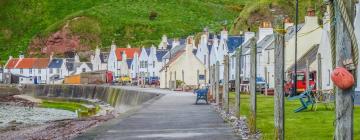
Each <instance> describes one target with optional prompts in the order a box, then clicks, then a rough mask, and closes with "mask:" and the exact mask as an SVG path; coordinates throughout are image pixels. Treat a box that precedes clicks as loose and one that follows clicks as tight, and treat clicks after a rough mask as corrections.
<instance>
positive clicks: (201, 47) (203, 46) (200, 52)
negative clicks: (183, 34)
mask: <svg viewBox="0 0 360 140" xmlns="http://www.w3.org/2000/svg"><path fill="white" fill-rule="evenodd" d="M210 47H211V44H209V32H208V31H207V30H204V32H203V34H202V35H201V38H200V43H199V44H198V47H197V51H196V57H197V58H199V60H200V61H201V62H202V63H203V64H204V65H205V66H206V68H207V69H209V67H210V50H211V49H210Z"/></svg>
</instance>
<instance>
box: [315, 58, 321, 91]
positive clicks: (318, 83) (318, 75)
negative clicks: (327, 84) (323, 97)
mask: <svg viewBox="0 0 360 140" xmlns="http://www.w3.org/2000/svg"><path fill="white" fill-rule="evenodd" d="M317 60H318V69H317V73H316V75H317V84H316V88H317V90H319V91H321V90H322V64H321V54H320V53H319V54H318V55H317Z"/></svg>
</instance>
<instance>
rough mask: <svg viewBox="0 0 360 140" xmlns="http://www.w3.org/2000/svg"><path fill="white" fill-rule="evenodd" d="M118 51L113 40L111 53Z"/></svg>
mask: <svg viewBox="0 0 360 140" xmlns="http://www.w3.org/2000/svg"><path fill="white" fill-rule="evenodd" d="M115 50H116V44H115V41H114V40H113V41H112V43H111V51H115Z"/></svg>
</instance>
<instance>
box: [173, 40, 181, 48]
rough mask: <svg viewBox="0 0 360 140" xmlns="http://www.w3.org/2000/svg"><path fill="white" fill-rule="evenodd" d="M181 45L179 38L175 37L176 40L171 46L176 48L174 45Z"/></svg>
mask: <svg viewBox="0 0 360 140" xmlns="http://www.w3.org/2000/svg"><path fill="white" fill-rule="evenodd" d="M179 45H180V41H179V39H177V38H175V39H174V41H173V42H172V45H171V46H172V47H173V48H174V47H176V46H179Z"/></svg>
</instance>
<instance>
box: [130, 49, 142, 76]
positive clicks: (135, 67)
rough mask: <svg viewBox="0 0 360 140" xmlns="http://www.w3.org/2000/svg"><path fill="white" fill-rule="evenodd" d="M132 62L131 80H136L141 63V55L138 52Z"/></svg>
mask: <svg viewBox="0 0 360 140" xmlns="http://www.w3.org/2000/svg"><path fill="white" fill-rule="evenodd" d="M130 60H131V64H130V68H129V69H130V78H132V79H136V78H137V77H138V74H139V67H140V61H139V54H138V52H135V53H134V57H133V59H130Z"/></svg>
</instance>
